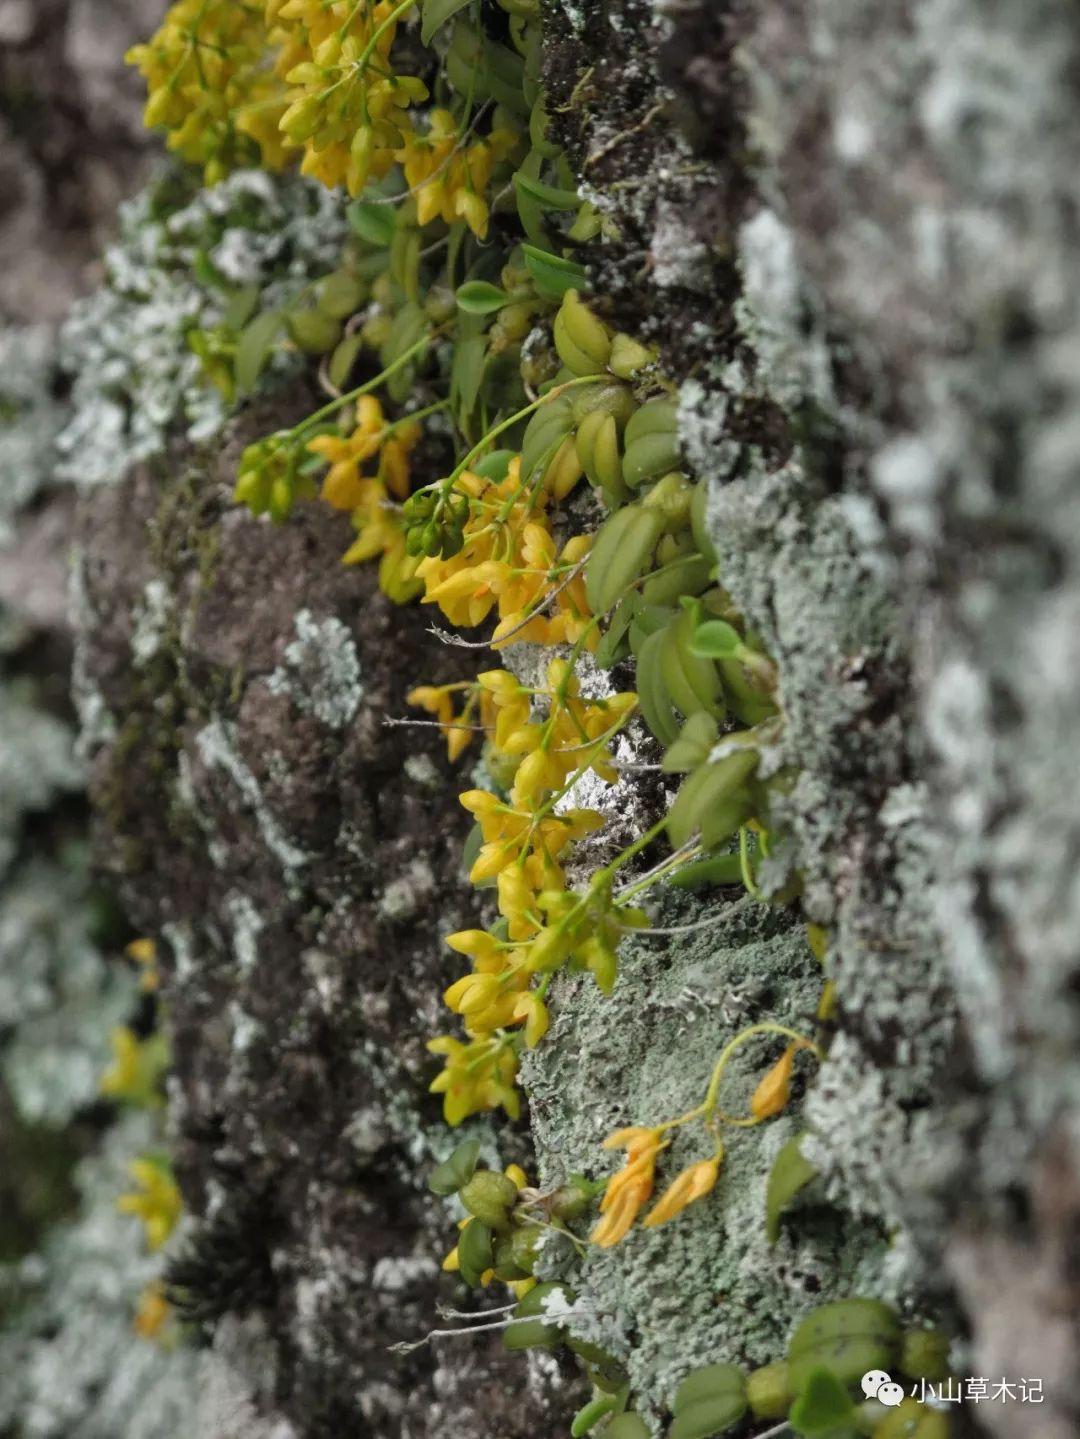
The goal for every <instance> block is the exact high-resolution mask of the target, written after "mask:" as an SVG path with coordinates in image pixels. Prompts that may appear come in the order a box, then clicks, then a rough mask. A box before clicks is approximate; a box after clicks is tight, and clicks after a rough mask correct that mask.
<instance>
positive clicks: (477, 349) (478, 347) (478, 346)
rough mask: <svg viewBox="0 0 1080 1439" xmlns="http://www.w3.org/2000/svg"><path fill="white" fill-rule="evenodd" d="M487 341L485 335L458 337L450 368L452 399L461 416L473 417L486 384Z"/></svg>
mask: <svg viewBox="0 0 1080 1439" xmlns="http://www.w3.org/2000/svg"><path fill="white" fill-rule="evenodd" d="M486 360H487V339H486V337H485V336H484V335H482V334H481V335H468V336H466V337H465V338H461V337H460V336H459V337H458V341H457V344H456V345H455V346H454V361H453V364H452V365H451V367H450V397H451V399H452V400H453V402H454V408H455V411H456V412H457V413H458V414H459V415H464V416H468V415H471V414H472V412H473V409H474V408H475V405H476V397H477V395H478V394H479V393H480V386H481V385H482V384H483V382H484V365H485V362H486Z"/></svg>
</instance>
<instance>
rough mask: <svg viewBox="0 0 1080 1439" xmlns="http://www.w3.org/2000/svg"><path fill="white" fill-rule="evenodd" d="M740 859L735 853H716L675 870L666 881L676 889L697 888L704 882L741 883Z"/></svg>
mask: <svg viewBox="0 0 1080 1439" xmlns="http://www.w3.org/2000/svg"><path fill="white" fill-rule="evenodd" d="M742 882H743V878H742V860H741V859H740V858H739V856H738V855H737V854H716V855H712V856H711V857H710V858H709V859H699V860H697V861H696V862H695V863H694V864H688V865H686V866H685V867H684V868H683V869H679V870H676V871H675V873H674V874H673V875H672V876H671V878H670V880H669V881H668V883H669V884H673V885H674V886H675V888H676V889H697V888H698V886H699V885H705V884H742Z"/></svg>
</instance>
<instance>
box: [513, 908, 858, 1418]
mask: <svg viewBox="0 0 1080 1439" xmlns="http://www.w3.org/2000/svg"><path fill="white" fill-rule="evenodd" d="M705 912H706V911H705V910H703V907H702V906H701V905H700V904H698V903H693V902H691V901H689V900H687V899H686V898H685V897H680V896H677V895H675V894H669V895H668V896H667V897H666V899H665V901H664V902H663V904H662V905H661V908H660V911H659V916H658V920H657V922H658V923H660V924H677V923H679V922H685V921H687V920H690V919H692V918H695V917H697V918H700V917H701V916H702V915H703V914H704V913H705ZM711 912H712V913H713V914H714V915H715V923H714V924H713V925H711V926H709V927H708V928H705V929H703V930H700V931H697V932H691V933H689V934H680V935H677V936H670V937H667V938H660V937H658V938H655V939H651V940H650V939H647V938H641V939H633V938H627V939H626V940H625V941H624V943H623V945H622V946H621V949H620V973H619V980H618V983H617V984H616V987H615V991H614V993H613V995H612V996H611V997H610V998H605V997H604V996H602V995H601V994H600V993H599V992H598V991H597V990H596V987H595V985H594V984H593V982H592V980H591V979H590V978H588V977H576V978H571V977H567V978H560V979H558V980H557V981H556V983H555V985H554V986H553V990H552V1012H553V1027H552V1030H551V1032H550V1033H549V1035H548V1037H547V1039H546V1040H545V1043H544V1044H543V1045H541V1046H540V1047H539V1048H538V1049H537V1050H535V1051H534V1052H532V1053H531V1054H530V1055H528V1056H527V1058H526V1060H525V1062H524V1065H523V1078H524V1082H525V1085H526V1088H527V1090H528V1092H529V1100H530V1114H531V1117H532V1124H533V1131H534V1135H535V1138H536V1143H537V1156H538V1162H539V1166H540V1179H541V1182H542V1183H543V1184H545V1185H548V1184H558V1183H559V1182H560V1181H562V1180H564V1179H565V1178H566V1177H567V1175H568V1174H569V1173H570V1172H572V1171H575V1170H579V1171H583V1172H585V1173H586V1174H588V1175H590V1176H592V1177H595V1176H599V1175H603V1174H606V1173H610V1172H612V1171H613V1170H614V1169H615V1168H616V1167H617V1166H618V1163H619V1159H618V1157H617V1156H614V1155H610V1154H607V1153H605V1152H604V1151H603V1150H602V1149H601V1147H600V1145H601V1141H602V1140H603V1139H604V1138H605V1137H606V1135H607V1134H609V1133H610V1132H612V1131H613V1130H615V1129H617V1128H619V1127H621V1126H623V1125H626V1124H645V1125H649V1124H656V1123H659V1122H661V1121H663V1120H666V1119H673V1118H675V1117H677V1116H678V1115H680V1114H682V1113H684V1112H685V1111H687V1110H688V1109H691V1108H693V1107H694V1105H696V1104H698V1103H699V1102H700V1101H701V1099H702V1097H703V1096H704V1092H705V1089H706V1087H707V1085H708V1082H709V1076H710V1074H711V1072H712V1068H713V1065H714V1063H715V1061H716V1058H717V1056H718V1054H719V1052H720V1050H721V1049H722V1048H723V1046H724V1044H725V1043H726V1042H727V1040H729V1039H730V1038H732V1037H733V1036H734V1034H736V1033H737V1032H738V1031H739V1030H740V1029H742V1028H744V1027H745V1026H746V1025H748V1024H751V1023H755V1022H757V1021H759V1020H761V1019H770V1020H774V1021H776V1022H778V1023H782V1024H788V1025H793V1026H795V1027H797V1028H798V1027H801V1026H805V1024H806V1016H807V1015H808V1014H812V1013H813V1011H814V1008H815V1006H816V1003H817V996H818V993H819V991H820V983H821V981H820V971H819V969H818V966H817V964H816V962H815V961H814V960H813V958H812V956H811V955H810V952H809V948H808V946H807V944H806V940H805V937H804V935H803V933H802V931H801V929H800V928H799V927H796V928H790V921H789V920H788V919H787V918H785V917H784V916H783V915H781V914H774V913H770V911H769V910H768V909H765V908H759V909H758V910H757V912H756V913H750V914H748V913H742V914H737V915H736V916H735V917H733V918H732V919H731V920H726V919H725V917H724V910H723V908H722V907H719V906H716V907H714V908H713V909H712V911H711ZM776 1053H777V1045H776V1042H775V1041H774V1042H772V1043H771V1045H770V1043H769V1042H768V1041H762V1042H755V1043H754V1044H753V1045H748V1046H747V1047H746V1048H745V1049H743V1050H741V1051H738V1052H737V1054H736V1057H735V1059H734V1060H733V1062H732V1064H731V1067H730V1069H729V1071H728V1073H727V1077H726V1079H725V1083H724V1097H723V1103H724V1104H725V1106H726V1107H727V1108H729V1110H731V1111H734V1112H745V1108H746V1104H747V1100H748V1096H749V1093H750V1092H751V1090H752V1088H753V1085H754V1083H755V1082H756V1079H757V1078H758V1077H760V1074H761V1072H762V1071H763V1069H764V1068H765V1067H766V1066H767V1065H768V1064H769V1063H770V1062H771V1061H772V1059H774V1058H775V1057H776ZM810 1082H811V1083H812V1082H813V1077H812V1075H811V1081H810ZM800 1122H801V1121H800V1118H799V1115H798V1113H797V1111H796V1112H795V1113H793V1114H790V1115H785V1116H784V1117H783V1118H781V1119H780V1120H778V1121H776V1122H775V1123H772V1124H769V1125H766V1126H762V1127H761V1128H759V1129H750V1130H730V1131H728V1133H727V1136H726V1138H727V1153H726V1156H725V1159H724V1163H723V1166H722V1169H721V1175H720V1179H719V1181H718V1183H717V1186H716V1189H715V1190H714V1191H713V1193H712V1194H711V1195H710V1196H709V1197H708V1198H707V1199H705V1200H703V1201H702V1202H700V1203H699V1204H697V1205H695V1206H693V1207H692V1208H690V1209H689V1210H687V1211H686V1212H685V1213H684V1214H682V1215H680V1216H679V1218H678V1219H677V1220H676V1221H674V1222H673V1223H671V1224H669V1225H667V1226H664V1227H661V1228H659V1229H655V1230H643V1229H634V1230H632V1231H631V1233H630V1234H629V1235H628V1236H627V1237H626V1238H625V1239H624V1240H622V1241H621V1242H620V1243H619V1244H618V1245H616V1246H615V1247H614V1248H612V1249H608V1250H601V1249H598V1248H596V1247H595V1246H590V1247H589V1249H588V1252H587V1255H586V1258H585V1260H584V1263H583V1264H581V1265H580V1266H578V1265H576V1264H573V1265H569V1267H568V1261H569V1260H570V1259H571V1258H572V1255H571V1253H570V1251H569V1249H568V1246H566V1245H565V1243H563V1242H560V1241H557V1240H553V1241H551V1242H549V1243H548V1244H547V1245H546V1247H545V1251H544V1262H545V1266H547V1267H551V1268H552V1269H553V1271H554V1272H556V1273H559V1272H565V1273H567V1275H568V1278H569V1282H570V1283H571V1285H572V1286H573V1288H574V1290H575V1292H576V1295H577V1300H576V1303H575V1305H574V1309H573V1316H572V1319H571V1328H572V1331H573V1332H574V1333H575V1334H577V1335H579V1336H580V1337H582V1338H586V1339H591V1340H593V1341H594V1342H597V1343H599V1344H601V1345H603V1346H604V1347H605V1348H607V1349H608V1350H609V1352H611V1353H612V1354H614V1355H615V1356H616V1357H618V1358H619V1359H620V1361H621V1362H622V1363H624V1364H625V1365H626V1367H627V1370H628V1373H629V1374H630V1378H631V1384H632V1390H633V1393H634V1396H635V1407H637V1408H639V1409H641V1410H642V1411H643V1412H645V1413H647V1414H648V1415H650V1416H651V1417H652V1418H653V1419H654V1420H655V1419H657V1418H658V1416H659V1414H660V1413H661V1412H662V1411H663V1409H664V1408H665V1406H666V1405H668V1404H670V1402H671V1399H672V1396H673V1393H674V1390H675V1387H676V1385H677V1384H678V1381H679V1380H680V1379H681V1378H682V1377H683V1376H684V1375H685V1374H686V1373H688V1372H689V1371H690V1370H691V1369H693V1368H694V1367H696V1366H697V1365H700V1364H705V1363H710V1362H715V1361H718V1360H731V1361H734V1362H737V1363H743V1364H750V1365H756V1364H762V1363H766V1362H768V1361H769V1360H772V1359H775V1358H777V1357H778V1355H779V1354H780V1353H782V1351H783V1346H784V1343H785V1342H786V1339H787V1336H788V1333H789V1330H790V1328H791V1326H792V1323H793V1320H794V1319H795V1318H796V1317H797V1316H799V1315H800V1314H802V1313H805V1312H806V1311H807V1310H808V1309H809V1308H811V1307H812V1306H813V1304H814V1303H815V1302H819V1301H820V1300H821V1299H822V1298H827V1297H832V1296H839V1295H841V1294H843V1293H845V1292H846V1289H847V1286H848V1285H849V1284H850V1283H851V1276H852V1274H853V1273H855V1272H856V1271H857V1270H858V1269H859V1267H860V1266H862V1267H863V1268H867V1267H868V1268H869V1269H870V1270H871V1271H873V1270H874V1269H875V1267H876V1266H877V1264H878V1263H879V1261H880V1259H881V1256H882V1255H883V1254H884V1251H885V1247H886V1241H885V1238H884V1234H883V1232H882V1231H881V1230H880V1228H879V1227H878V1226H877V1225H876V1224H874V1223H873V1222H872V1221H871V1222H861V1221H860V1220H858V1219H857V1218H854V1217H852V1216H851V1215H850V1213H844V1214H841V1213H840V1212H837V1211H829V1210H821V1211H814V1213H813V1214H812V1215H808V1216H806V1217H801V1216H800V1217H799V1218H797V1219H796V1220H795V1221H794V1222H793V1223H792V1224H790V1226H789V1227H788V1228H786V1229H785V1232H784V1233H783V1235H782V1237H781V1239H780V1241H779V1243H778V1244H777V1245H776V1246H775V1248H770V1247H769V1245H768V1243H767V1240H766V1236H765V1217H764V1216H765V1181H766V1177H767V1174H768V1169H769V1166H770V1163H771V1161H772V1159H773V1158H774V1157H775V1154H776V1152H777V1150H778V1149H779V1147H780V1145H781V1144H782V1143H783V1142H784V1140H786V1139H787V1138H789V1137H790V1136H791V1134H793V1133H795V1132H796V1127H797V1126H798V1125H799V1124H800ZM710 1152H711V1150H710V1144H709V1140H708V1138H707V1136H706V1135H705V1134H704V1132H703V1131H702V1130H701V1129H700V1126H688V1127H687V1128H686V1129H684V1130H680V1131H677V1132H676V1136H675V1140H674V1143H673V1145H672V1147H671V1149H670V1150H669V1151H666V1152H665V1154H664V1156H663V1158H662V1160H661V1165H660V1172H661V1175H669V1176H673V1175H674V1174H675V1173H676V1172H677V1171H678V1170H679V1169H681V1168H683V1167H684V1166H685V1165H686V1164H688V1163H691V1162H693V1161H694V1160H696V1159H700V1158H708V1157H709V1154H710ZM660 1183H661V1184H662V1183H663V1180H662V1179H661V1181H660Z"/></svg>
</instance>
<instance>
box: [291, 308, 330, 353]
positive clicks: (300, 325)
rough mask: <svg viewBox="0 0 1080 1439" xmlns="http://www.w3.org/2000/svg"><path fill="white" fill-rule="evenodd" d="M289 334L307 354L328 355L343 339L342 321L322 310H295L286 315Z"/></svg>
mask: <svg viewBox="0 0 1080 1439" xmlns="http://www.w3.org/2000/svg"><path fill="white" fill-rule="evenodd" d="M285 324H286V325H287V326H288V330H289V334H290V335H291V336H292V337H293V339H294V340H295V341H296V343H297V344H298V345H299V346H300V348H301V349H302V350H303V351H304V353H305V354H306V355H326V354H329V352H330V351H331V350H332V349H333V348H334V347H335V345H336V344H337V342H338V341H339V340H340V339H341V321H340V320H332V319H331V318H330V316H329V315H324V314H323V312H322V311H321V310H293V311H292V312H291V313H290V314H288V315H286V316H285Z"/></svg>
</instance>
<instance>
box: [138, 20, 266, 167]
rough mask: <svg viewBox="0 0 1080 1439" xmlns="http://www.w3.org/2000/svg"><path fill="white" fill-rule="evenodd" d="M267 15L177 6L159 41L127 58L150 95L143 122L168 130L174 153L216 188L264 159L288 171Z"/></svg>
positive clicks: (157, 39) (162, 28)
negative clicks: (240, 169) (200, 170)
mask: <svg viewBox="0 0 1080 1439" xmlns="http://www.w3.org/2000/svg"><path fill="white" fill-rule="evenodd" d="M270 43H271V42H270V36H269V34H268V32H267V29H266V24H265V20H264V17H263V15H262V14H261V13H260V12H259V11H258V10H257V9H255V8H254V7H253V6H251V5H246V4H245V5H238V4H236V3H235V0H177V3H176V4H174V5H173V6H172V7H171V8H170V9H169V11H168V13H167V15H166V17H165V20H164V22H163V23H162V25H161V26H160V28H159V29H158V31H157V32H156V34H155V35H154V36H153V37H152V38H151V39H150V40H149V41H147V43H146V44H145V45H136V46H134V47H133V48H132V49H131V50H129V51H128V53H127V55H126V57H125V58H126V60H127V63H128V64H129V65H135V66H137V67H138V69H139V71H140V73H141V74H142V76H143V78H144V79H145V80H146V83H147V88H148V91H149V96H148V101H147V106H146V112H145V116H144V119H145V122H146V124H147V126H149V127H151V128H157V127H159V126H160V127H163V128H164V129H166V130H167V131H168V132H169V134H168V140H167V143H168V146H169V148H170V149H171V150H174V151H175V152H176V153H177V154H179V155H180V156H182V157H183V159H185V160H187V161H189V162H190V163H191V164H194V165H201V166H202V168H203V178H204V180H205V182H206V183H207V184H215V183H216V182H217V181H218V180H220V179H222V178H223V177H224V176H225V175H226V174H227V173H228V172H229V171H230V170H232V169H235V168H236V167H237V166H238V165H243V164H250V163H251V161H252V160H253V159H254V157H255V154H256V152H257V150H258V151H261V157H262V164H263V166H264V167H265V168H266V169H268V170H280V169H282V168H284V165H285V163H286V156H285V150H284V147H283V146H282V144H281V137H280V135H279V134H278V133H277V126H278V122H279V120H280V117H281V114H282V110H283V109H284V105H285V94H284V90H283V87H282V86H281V83H280V81H279V80H277V79H276V78H275V77H274V75H273V73H272V72H271V69H270V67H269V66H268V64H267V57H268V55H269V53H270Z"/></svg>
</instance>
